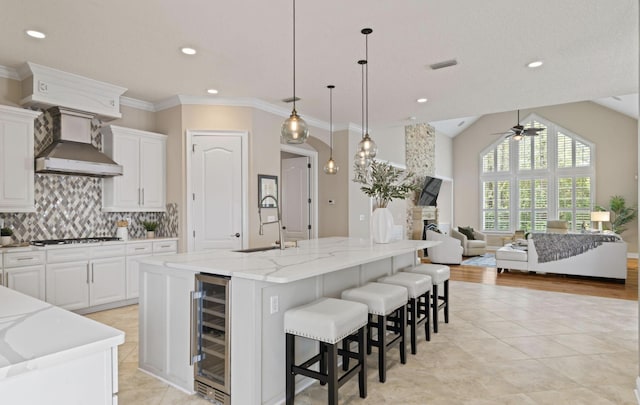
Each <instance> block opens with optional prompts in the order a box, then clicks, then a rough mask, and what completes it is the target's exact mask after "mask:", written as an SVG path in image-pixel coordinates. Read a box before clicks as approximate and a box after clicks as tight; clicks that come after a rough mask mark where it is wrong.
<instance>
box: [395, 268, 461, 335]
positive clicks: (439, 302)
mask: <svg viewBox="0 0 640 405" xmlns="http://www.w3.org/2000/svg"><path fill="white" fill-rule="evenodd" d="M405 271H407V272H410V273H419V274H426V275H427V276H430V277H431V283H432V284H433V293H432V296H433V299H432V302H431V308H432V309H433V332H434V333H438V311H439V310H440V309H444V322H445V323H449V277H450V275H451V270H450V269H449V266H445V265H443V264H434V263H423V264H420V265H418V266H416V267H412V268H409V269H406V270H405ZM441 284H444V291H443V295H438V286H439V285H441Z"/></svg>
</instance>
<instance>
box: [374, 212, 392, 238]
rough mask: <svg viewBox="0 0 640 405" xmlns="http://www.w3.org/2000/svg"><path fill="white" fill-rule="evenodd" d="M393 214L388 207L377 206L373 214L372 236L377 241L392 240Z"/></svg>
mask: <svg viewBox="0 0 640 405" xmlns="http://www.w3.org/2000/svg"><path fill="white" fill-rule="evenodd" d="M392 233H393V215H391V211H389V209H388V208H376V210H375V211H373V215H371V236H372V237H373V241H374V242H375V243H389V242H391V235H392Z"/></svg>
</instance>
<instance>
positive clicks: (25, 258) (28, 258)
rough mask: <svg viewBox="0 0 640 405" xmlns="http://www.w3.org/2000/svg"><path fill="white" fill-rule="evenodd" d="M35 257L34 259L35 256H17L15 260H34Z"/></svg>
mask: <svg viewBox="0 0 640 405" xmlns="http://www.w3.org/2000/svg"><path fill="white" fill-rule="evenodd" d="M35 259H36V258H35V257H18V259H17V260H18V261H19V262H22V261H25V260H35Z"/></svg>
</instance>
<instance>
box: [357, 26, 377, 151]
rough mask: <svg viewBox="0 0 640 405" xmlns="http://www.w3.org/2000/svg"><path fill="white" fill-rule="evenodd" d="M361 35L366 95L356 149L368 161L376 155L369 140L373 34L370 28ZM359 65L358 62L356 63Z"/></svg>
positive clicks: (364, 29)
mask: <svg viewBox="0 0 640 405" xmlns="http://www.w3.org/2000/svg"><path fill="white" fill-rule="evenodd" d="M360 32H362V34H364V40H365V66H364V69H365V76H366V86H365V88H366V93H365V94H366V95H365V100H366V101H365V105H366V110H365V111H366V114H365V117H366V118H365V119H366V121H365V124H366V127H365V132H364V137H362V140H361V141H360V143H359V144H358V149H359V150H360V151H361V152H363V153H364V154H365V156H366V157H367V158H369V159H372V158H374V157H375V156H376V154H377V153H378V146H377V145H376V143H375V142H374V141H373V139H371V137H370V136H369V34H371V33H372V32H373V30H372V29H371V28H363V29H362V31H360ZM358 63H360V62H358Z"/></svg>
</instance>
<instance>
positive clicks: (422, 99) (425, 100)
mask: <svg viewBox="0 0 640 405" xmlns="http://www.w3.org/2000/svg"><path fill="white" fill-rule="evenodd" d="M416 101H417V102H418V103H426V102H427V99H426V98H419V99H417V100H416Z"/></svg>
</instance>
